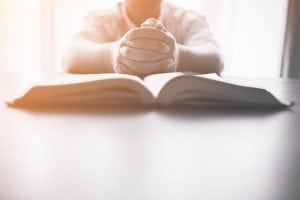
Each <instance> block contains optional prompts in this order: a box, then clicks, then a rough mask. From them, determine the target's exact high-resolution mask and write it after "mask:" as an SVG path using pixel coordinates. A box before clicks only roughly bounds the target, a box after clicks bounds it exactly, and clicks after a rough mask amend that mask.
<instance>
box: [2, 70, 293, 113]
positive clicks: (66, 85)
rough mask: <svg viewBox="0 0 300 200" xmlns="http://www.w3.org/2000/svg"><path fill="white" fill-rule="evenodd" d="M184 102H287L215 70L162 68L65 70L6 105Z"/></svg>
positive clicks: (283, 104) (272, 104)
mask: <svg viewBox="0 0 300 200" xmlns="http://www.w3.org/2000/svg"><path fill="white" fill-rule="evenodd" d="M149 104H159V105H184V106H185V105H187V106H263V107H288V106H290V105H292V104H291V103H289V102H283V101H281V100H279V99H278V98H276V97H275V96H274V95H273V94H271V93H270V92H269V91H267V90H265V89H262V88H257V87H251V86H246V85H239V84H235V83H232V82H230V81H226V80H223V79H222V78H220V77H218V76H217V75H213V74H208V75H197V74H191V73H164V74H155V75H150V76H148V77H146V78H144V79H143V80H142V79H140V78H138V77H136V76H132V75H125V74H89V75H71V74H64V75H62V76H61V77H60V78H58V79H56V80H53V81H50V82H47V83H45V84H40V85H35V86H33V87H32V88H30V89H29V90H27V91H25V92H24V93H23V94H21V95H20V97H18V98H16V99H14V100H12V101H10V102H8V105H10V106H51V105H62V106H65V105H66V106H74V105H80V106H99V105H102V106H103V105H149Z"/></svg>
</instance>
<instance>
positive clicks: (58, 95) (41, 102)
mask: <svg viewBox="0 0 300 200" xmlns="http://www.w3.org/2000/svg"><path fill="white" fill-rule="evenodd" d="M154 101H155V100H154V97H153V95H152V93H151V92H150V91H149V90H148V89H147V88H146V87H145V85H144V83H143V81H142V80H141V79H139V78H138V77H135V76H130V75H124V74H94V75H70V74H66V75H63V76H62V77H60V78H58V79H56V80H53V81H50V82H47V83H45V84H41V85H36V86H33V87H32V88H31V89H30V90H28V91H24V94H22V95H20V97H18V98H17V99H14V100H13V101H10V102H8V105H10V106H51V105H63V106H73V105H83V106H97V105H109V104H111V105H116V104H117V105H128V104H131V105H136V104H150V103H153V102H154Z"/></svg>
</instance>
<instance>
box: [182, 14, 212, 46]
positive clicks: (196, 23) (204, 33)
mask: <svg viewBox="0 0 300 200" xmlns="http://www.w3.org/2000/svg"><path fill="white" fill-rule="evenodd" d="M183 24H185V25H186V31H185V34H184V35H183V44H184V45H188V46H198V45H204V44H210V45H216V46H218V44H217V42H216V40H215V39H214V37H213V35H212V33H211V32H210V30H209V25H208V22H207V20H206V18H205V17H204V16H202V15H199V14H198V13H195V12H188V11H187V13H186V14H185V16H184V19H183Z"/></svg>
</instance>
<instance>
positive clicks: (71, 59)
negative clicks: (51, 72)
mask: <svg viewBox="0 0 300 200" xmlns="http://www.w3.org/2000/svg"><path fill="white" fill-rule="evenodd" d="M114 45H115V43H105V44H100V43H95V42H91V41H88V40H84V39H77V40H75V41H73V43H72V45H71V46H70V47H69V48H68V50H67V51H66V52H65V54H64V55H63V58H62V66H63V68H64V70H65V71H66V72H69V73H112V72H114V70H113V65H114V62H113V50H114Z"/></svg>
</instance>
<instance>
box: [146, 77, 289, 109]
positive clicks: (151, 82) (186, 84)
mask: <svg viewBox="0 0 300 200" xmlns="http://www.w3.org/2000/svg"><path fill="white" fill-rule="evenodd" d="M164 76H166V77H164ZM166 80H168V81H166ZM146 81H147V86H148V87H151V86H152V87H153V86H155V85H157V86H160V88H157V87H156V88H151V89H152V90H155V91H156V93H155V95H156V96H157V97H156V98H157V102H158V103H159V104H164V105H193V106H195V105H198V106H217V105H220V106H227V105H230V106H262V107H289V106H292V105H293V103H291V102H284V101H282V100H280V99H279V98H277V97H275V96H274V95H273V94H272V93H271V92H269V91H268V90H266V89H264V88H258V87H251V86H249V85H241V84H236V83H232V82H230V81H227V80H224V79H222V78H220V77H218V76H217V75H211V74H210V75H194V74H183V73H181V74H180V73H176V74H172V75H171V74H166V75H163V74H161V75H160V76H156V75H153V76H152V77H149V78H148V79H147V80H146Z"/></svg>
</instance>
